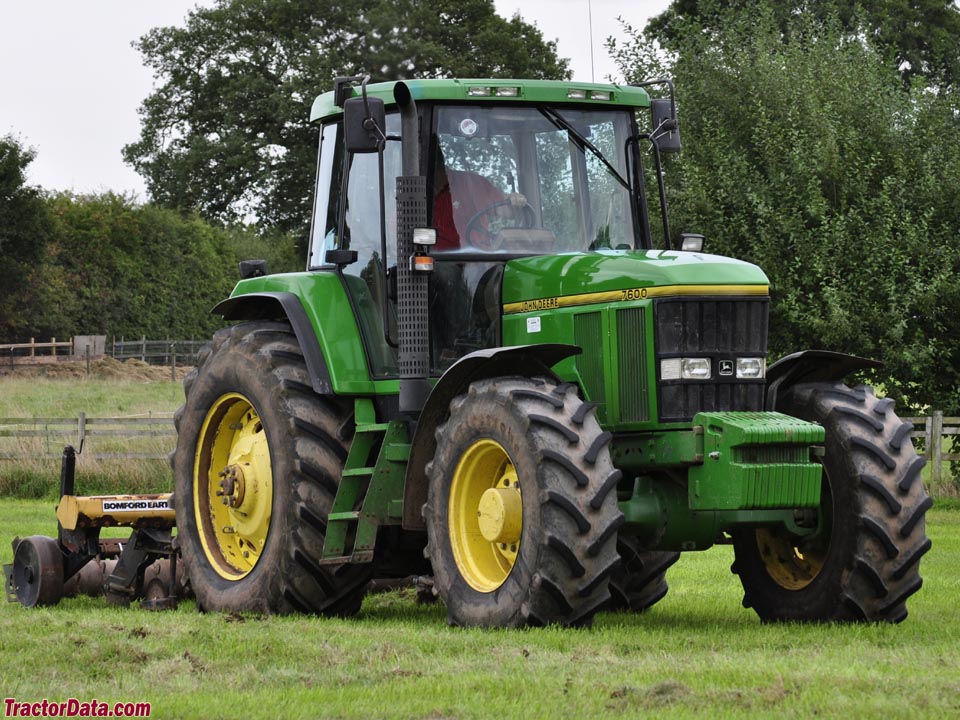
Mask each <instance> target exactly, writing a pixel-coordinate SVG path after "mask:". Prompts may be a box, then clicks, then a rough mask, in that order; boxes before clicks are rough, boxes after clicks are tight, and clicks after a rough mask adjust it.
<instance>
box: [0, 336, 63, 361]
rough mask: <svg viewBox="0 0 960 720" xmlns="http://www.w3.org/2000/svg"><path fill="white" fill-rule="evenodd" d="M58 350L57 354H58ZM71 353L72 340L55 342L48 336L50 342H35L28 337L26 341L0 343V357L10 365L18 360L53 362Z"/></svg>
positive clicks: (55, 340)
mask: <svg viewBox="0 0 960 720" xmlns="http://www.w3.org/2000/svg"><path fill="white" fill-rule="evenodd" d="M58 351H59V354H58ZM72 355H73V340H67V341H65V342H57V339H56V338H50V342H37V341H36V340H35V339H34V338H30V342H28V343H7V344H5V345H0V358H2V359H3V361H5V362H7V363H9V364H10V365H14V364H18V363H20V362H24V363H29V364H40V363H55V362H58V361H59V360H65V359H68V358H70V357H72Z"/></svg>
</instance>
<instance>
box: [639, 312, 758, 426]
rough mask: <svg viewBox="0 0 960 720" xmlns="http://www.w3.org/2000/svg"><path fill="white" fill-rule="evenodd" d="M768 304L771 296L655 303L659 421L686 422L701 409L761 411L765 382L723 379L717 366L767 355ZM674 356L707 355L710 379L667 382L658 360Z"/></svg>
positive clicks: (731, 378)
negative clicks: (710, 372) (741, 358)
mask: <svg viewBox="0 0 960 720" xmlns="http://www.w3.org/2000/svg"><path fill="white" fill-rule="evenodd" d="M768 308H769V300H768V299H767V298H729V299H719V300H713V299H703V298H699V299H687V298H670V299H665V300H658V301H656V304H655V306H654V312H655V317H656V348H657V368H658V369H657V376H658V382H657V387H658V397H659V402H658V406H659V413H660V420H661V421H664V422H681V421H687V420H690V419H692V418H693V416H694V415H696V414H697V413H698V412H716V411H727V410H762V409H763V390H764V383H763V380H737V379H736V378H735V377H722V376H720V375H719V368H720V362H721V361H723V360H732V361H734V362H735V360H736V358H737V357H761V358H765V357H766V353H767V313H768ZM671 357H709V358H710V360H711V364H712V378H711V380H709V381H704V382H697V381H691V380H684V381H677V380H663V379H662V378H660V377H659V375H660V370H659V368H660V360H662V359H664V358H671Z"/></svg>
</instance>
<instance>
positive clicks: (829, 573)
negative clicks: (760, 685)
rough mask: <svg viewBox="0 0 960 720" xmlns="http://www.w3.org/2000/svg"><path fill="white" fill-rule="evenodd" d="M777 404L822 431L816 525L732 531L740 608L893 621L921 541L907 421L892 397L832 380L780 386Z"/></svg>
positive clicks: (924, 505)
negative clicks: (807, 532)
mask: <svg viewBox="0 0 960 720" xmlns="http://www.w3.org/2000/svg"><path fill="white" fill-rule="evenodd" d="M777 409H778V410H780V411H782V412H785V413H787V414H789V415H793V416H795V417H799V418H803V419H805V420H810V421H814V422H818V423H820V424H822V425H823V427H824V429H825V431H826V442H825V449H826V454H825V456H824V458H823V469H824V473H823V488H822V492H821V507H820V512H819V521H818V522H819V527H818V530H817V532H816V533H815V534H814V535H813V536H812V537H810V538H809V539H805V540H803V541H800V542H798V541H796V540H795V539H794V536H791V535H789V534H788V533H787V532H786V531H785V530H782V529H774V528H767V529H743V530H739V531H737V532H736V533H735V534H734V550H735V554H736V560H735V562H734V565H733V568H732V569H733V571H734V572H735V573H737V574H739V576H740V580H741V582H742V584H743V588H744V599H743V604H744V607H752V608H753V609H754V610H755V611H756V613H757V614H758V615H759V616H760V618H761V619H762V620H764V621H782V620H800V621H819V622H824V621H871V622H891V623H896V622H900V621H902V620H903V619H904V618H906V616H907V607H906V600H907V598H908V597H910V595H912V594H913V593H915V592H916V591H917V590H919V589H920V586H921V584H922V580H921V578H920V570H919V568H920V558H921V557H922V556H923V554H924V553H925V552H927V550H929V549H930V540H928V539H927V536H926V532H925V521H924V515H925V513H926V511H927V510H928V509H929V508H930V506H931V505H932V501H931V500H930V498H929V496H928V495H927V493H926V491H925V490H924V487H923V483H922V481H921V479H920V470H921V468H922V467H923V464H924V461H923V458H921V457H918V456H917V454H916V452H915V451H914V449H913V444H912V443H911V441H910V431H911V430H912V426H911V425H910V424H909V423H905V422H902V421H901V420H900V419H899V418H898V417H897V416H896V414H895V413H894V411H893V401H892V400H890V399H888V398H883V399H878V398H877V397H876V396H874V394H873V390H872V389H871V388H869V387H865V386H860V387H857V388H855V389H852V388H849V387H847V386H846V385H844V384H843V383H841V382H819V383H805V384H802V385H798V386H796V387H793V388H790V389H789V390H788V391H787V393H786V394H785V395H784V396H783V398H782V401H781V402H780V403H779V404H778V408H777Z"/></svg>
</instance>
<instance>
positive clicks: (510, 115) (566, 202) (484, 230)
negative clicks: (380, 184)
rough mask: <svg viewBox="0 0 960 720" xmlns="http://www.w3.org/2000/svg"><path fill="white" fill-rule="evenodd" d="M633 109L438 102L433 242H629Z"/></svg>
mask: <svg viewBox="0 0 960 720" xmlns="http://www.w3.org/2000/svg"><path fill="white" fill-rule="evenodd" d="M632 122H633V120H632V116H631V113H630V112H629V111H627V110H607V109H592V108H591V109H576V108H564V109H562V110H557V109H555V108H552V107H551V108H546V107H543V108H539V107H515V106H514V107H506V106H495V107H488V106H478V105H471V106H441V107H438V108H437V110H436V112H435V125H434V127H435V135H434V138H433V142H432V143H431V156H430V157H431V167H432V175H431V185H432V188H433V206H432V213H433V215H432V224H433V225H434V227H436V228H437V237H438V242H437V248H436V250H437V251H440V252H455V253H475V252H498V253H503V252H507V253H524V254H528V253H534V254H540V253H556V252H570V251H582V250H595V249H598V248H614V249H630V248H633V247H635V246H636V245H637V244H638V234H637V232H636V224H635V218H634V213H633V203H632V202H631V192H630V187H629V182H628V181H627V178H628V177H629V173H628V170H627V158H626V154H627V152H628V149H631V150H632V145H631V144H630V143H628V139H629V138H630V137H631V135H633V125H632Z"/></svg>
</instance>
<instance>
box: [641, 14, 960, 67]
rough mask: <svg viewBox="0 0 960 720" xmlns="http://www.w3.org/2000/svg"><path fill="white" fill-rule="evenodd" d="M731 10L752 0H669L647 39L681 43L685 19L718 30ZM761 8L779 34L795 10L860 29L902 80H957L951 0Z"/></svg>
mask: <svg viewBox="0 0 960 720" xmlns="http://www.w3.org/2000/svg"><path fill="white" fill-rule="evenodd" d="M730 11H732V12H734V13H736V14H738V15H745V16H747V17H748V18H749V16H750V15H751V14H754V13H757V12H758V10H757V3H756V2H754V1H753V0H674V2H672V3H671V4H670V7H668V8H667V9H666V10H665V11H664V12H662V13H661V14H660V15H658V16H657V17H655V18H653V19H652V20H650V22H649V23H648V24H647V28H646V35H647V37H648V39H651V40H655V41H657V42H658V43H660V44H661V45H663V46H664V47H668V48H671V49H677V48H679V47H681V46H683V44H684V42H685V40H686V36H687V32H688V28H689V24H690V23H691V22H692V23H695V24H696V25H697V26H698V27H700V28H702V29H704V30H707V31H708V32H717V33H720V34H723V28H724V26H725V23H726V20H727V19H728V16H729V13H730ZM766 12H767V13H768V14H770V15H771V16H772V18H773V19H774V21H775V22H776V23H777V27H778V29H779V30H780V31H781V32H782V33H783V34H784V35H790V34H791V33H792V32H793V31H794V30H795V29H796V18H797V16H798V15H800V14H804V15H807V16H812V17H814V18H816V19H817V20H818V21H821V22H822V21H824V20H829V21H837V22H839V23H840V24H841V27H842V29H843V30H844V31H845V32H848V33H851V34H857V33H859V32H863V35H864V37H869V38H870V39H871V42H872V43H873V45H874V46H875V47H876V48H877V50H878V51H879V52H880V54H881V55H883V56H884V57H886V58H889V59H890V60H891V62H892V64H893V66H894V67H896V68H897V69H898V70H899V72H900V74H901V77H902V78H903V79H904V81H905V82H907V83H909V82H910V81H911V79H913V78H915V77H920V78H928V79H930V80H931V81H934V82H936V83H938V84H942V85H953V84H954V83H956V82H957V81H958V80H960V44H958V43H957V36H958V35H960V6H958V5H957V3H956V2H955V1H954V0H910V1H909V2H903V1H902V0H901V1H900V2H890V0H859V1H858V2H856V3H853V2H849V0H803V1H802V2H796V1H795V2H774V3H769V4H768V7H767V8H766Z"/></svg>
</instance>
